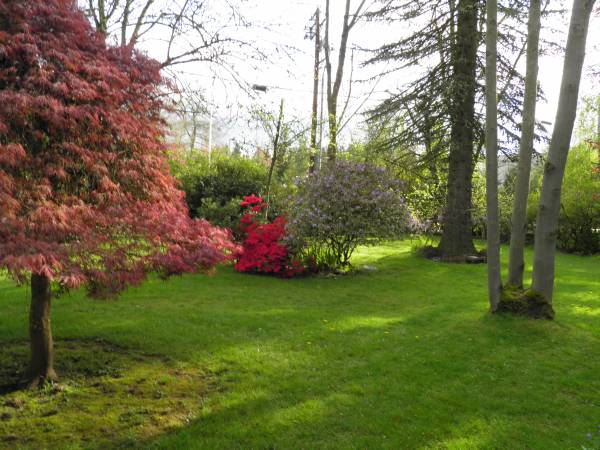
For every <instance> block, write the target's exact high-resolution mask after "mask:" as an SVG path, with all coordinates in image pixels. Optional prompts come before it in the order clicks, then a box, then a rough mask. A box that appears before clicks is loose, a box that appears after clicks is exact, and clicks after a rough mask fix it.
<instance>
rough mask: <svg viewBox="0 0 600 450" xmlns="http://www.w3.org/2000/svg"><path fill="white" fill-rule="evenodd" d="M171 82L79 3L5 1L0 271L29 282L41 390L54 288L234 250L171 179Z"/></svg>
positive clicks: (47, 375)
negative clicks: (190, 210) (167, 136)
mask: <svg viewBox="0 0 600 450" xmlns="http://www.w3.org/2000/svg"><path fill="white" fill-rule="evenodd" d="M162 84H163V80H162V78H161V75H160V72H159V66H158V64H157V63H156V62H155V61H152V60H150V59H148V58H146V57H145V56H143V55H141V54H139V53H137V52H135V51H134V52H132V51H130V50H128V51H124V50H121V49H117V48H108V47H107V45H106V43H105V40H104V37H103V36H102V35H99V34H97V33H96V32H94V31H93V30H92V28H91V27H90V25H89V23H88V22H87V20H86V18H85V17H84V15H83V13H82V12H81V11H79V10H78V9H77V6H76V4H75V1H74V0H28V1H26V2H24V1H20V0H0V268H4V269H6V270H7V271H8V273H9V274H10V275H11V276H12V277H13V278H14V279H15V280H17V281H18V282H20V283H25V282H30V283H31V308H30V323H29V333H30V339H31V363H30V368H29V380H30V385H31V386H36V385H38V384H39V383H41V382H43V381H45V380H52V379H55V378H56V373H55V371H54V368H53V343H52V334H51V328H50V304H51V299H52V295H53V292H54V289H58V288H77V287H80V286H86V287H87V288H88V292H89V294H90V295H92V296H96V297H105V296H110V295H114V294H116V293H117V292H119V291H120V290H122V289H124V288H125V287H126V286H128V285H132V284H136V283H139V282H140V281H141V280H142V279H143V278H144V277H145V274H146V273H148V272H150V271H155V272H158V273H160V274H162V275H164V276H168V275H173V274H181V273H184V272H194V271H198V270H208V269H210V268H211V267H213V266H214V265H215V264H217V263H219V262H221V261H224V260H225V259H227V258H229V255H231V254H232V252H233V251H234V250H235V248H234V245H233V244H232V242H231V240H230V236H229V233H228V232H226V231H223V230H221V229H218V228H215V227H212V226H211V225H210V224H208V223H207V222H205V221H196V220H192V219H190V218H189V217H188V214H187V209H186V207H185V204H184V201H183V194H182V193H181V192H180V191H178V190H177V188H176V185H175V182H174V180H173V178H172V177H171V176H170V175H169V171H168V164H167V161H166V154H165V142H164V123H163V121H162V120H161V116H160V114H161V111H162V110H163V108H164V105H163V101H162V100H161V99H162V98H163V95H162V92H161V86H162Z"/></svg>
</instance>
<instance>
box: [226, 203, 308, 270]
mask: <svg viewBox="0 0 600 450" xmlns="http://www.w3.org/2000/svg"><path fill="white" fill-rule="evenodd" d="M241 206H243V207H247V208H248V207H249V210H248V212H247V213H246V214H244V215H243V216H242V219H241V221H240V230H241V231H242V232H243V233H244V235H245V238H244V242H243V245H242V249H241V251H239V252H238V254H237V257H238V262H237V263H236V265H235V269H236V270H238V271H239V272H253V273H269V274H275V275H279V276H285V277H293V276H294V275H298V274H301V273H303V272H304V267H302V264H301V263H300V262H298V261H295V260H293V259H292V257H291V255H290V252H289V250H288V248H287V246H286V245H285V244H283V243H282V239H283V237H284V235H285V226H286V219H285V217H283V216H280V217H277V218H276V219H275V220H273V222H271V223H261V222H260V221H259V216H258V214H259V213H260V212H261V211H262V210H264V209H266V208H267V207H268V205H267V204H266V203H264V202H263V200H262V198H261V197H257V196H255V195H251V196H249V197H245V198H244V201H243V202H242V203H241Z"/></svg>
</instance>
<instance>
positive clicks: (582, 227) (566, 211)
mask: <svg viewBox="0 0 600 450" xmlns="http://www.w3.org/2000/svg"><path fill="white" fill-rule="evenodd" d="M597 162H598V156H597V152H596V150H595V149H594V148H592V146H590V145H588V144H581V145H579V146H577V147H575V148H573V149H571V151H570V152H569V158H568V160H567V167H566V169H565V178H564V181H563V187H562V193H561V207H560V215H559V223H558V236H557V247H558V248H559V249H560V250H562V251H564V252H569V253H580V254H586V255H589V254H595V253H600V174H598V173H594V168H595V167H596V164H597ZM542 175H543V168H542V167H538V168H537V169H536V170H535V173H534V178H533V180H532V181H533V183H532V193H531V196H530V199H529V204H528V222H530V223H532V225H531V227H532V228H533V225H534V223H535V215H536V214H537V209H538V205H539V198H540V192H541V184H542Z"/></svg>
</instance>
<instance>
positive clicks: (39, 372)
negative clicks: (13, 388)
mask: <svg viewBox="0 0 600 450" xmlns="http://www.w3.org/2000/svg"><path fill="white" fill-rule="evenodd" d="M51 302H52V293H51V290H50V279H49V278H48V277H47V276H45V275H31V308H30V310H29V339H30V344H31V362H30V365H29V374H28V375H29V387H30V388H35V387H38V386H40V385H42V384H43V383H44V382H46V381H56V380H57V379H58V376H57V375H56V372H55V371H54V365H53V363H54V343H53V341H52V328H51V326H50V305H51Z"/></svg>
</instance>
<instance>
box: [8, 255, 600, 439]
mask: <svg viewBox="0 0 600 450" xmlns="http://www.w3.org/2000/svg"><path fill="white" fill-rule="evenodd" d="M386 252H387V253H386ZM369 258H370V259H369V261H373V262H374V264H375V265H376V266H378V267H379V270H378V271H376V272H374V273H368V274H356V275H352V276H348V277H338V278H337V279H319V278H315V279H304V280H273V279H264V278H257V277H247V276H244V275H239V274H235V273H233V272H232V271H230V270H223V271H222V272H221V273H220V274H219V275H218V276H217V277H215V278H212V279H207V278H202V279H200V278H198V277H184V278H181V279H178V280H172V281H171V282H169V283H164V284H159V283H154V284H153V283H149V284H148V285H146V286H143V287H142V288H140V289H137V290H132V291H131V292H130V293H128V294H127V295H126V296H125V298H124V302H123V303H122V304H119V303H115V304H112V305H110V307H111V309H107V310H106V312H104V311H101V310H100V309H99V308H97V307H96V306H93V307H92V306H90V307H89V308H90V309H91V308H94V309H93V311H89V310H88V309H86V308H88V306H86V307H85V308H83V307H82V309H81V316H80V315H79V314H80V312H79V311H78V310H77V311H75V312H73V311H72V310H69V309H68V308H67V306H69V305H67V304H66V305H60V306H59V308H62V309H59V311H58V314H57V316H58V318H59V323H58V325H57V327H56V329H58V330H62V331H60V333H62V335H79V334H82V333H84V334H92V335H102V336H103V337H105V338H107V339H109V340H111V341H113V342H126V343H127V345H130V344H133V346H134V347H137V348H144V349H149V350H151V351H152V352H158V353H162V354H165V355H166V354H169V355H170V357H169V358H165V357H149V356H142V359H141V360H140V361H137V362H136V360H135V354H136V352H133V351H131V350H127V349H122V348H116V349H115V350H114V351H110V350H109V351H107V352H105V351H104V350H102V349H101V348H99V347H98V346H96V347H94V346H93V345H92V347H90V349H87V350H86V351H85V352H84V353H86V354H87V355H88V356H87V357H84V356H81V359H80V360H79V361H75V360H73V359H72V357H71V355H72V354H77V349H76V348H75V349H70V350H68V351H67V348H66V347H65V348H64V353H62V354H60V353H59V354H58V355H57V364H62V365H63V366H62V367H61V366H59V371H60V372H61V373H62V374H63V375H64V374H65V373H67V374H68V370H69V369H68V365H69V364H72V365H73V367H74V368H73V372H72V373H73V376H72V380H73V381H70V382H68V383H67V391H66V392H67V394H65V395H63V393H61V392H59V393H56V394H53V395H52V396H50V397H48V395H47V394H44V393H40V395H41V397H35V396H34V397H31V398H29V397H27V396H25V400H24V401H25V402H26V404H27V405H30V406H28V409H26V410H25V411H26V413H23V414H22V415H21V416H17V415H16V414H17V411H12V410H9V409H8V408H9V407H6V406H4V410H3V411H6V412H8V413H9V414H12V416H11V417H10V418H9V419H8V420H5V421H0V436H2V435H3V433H4V432H6V433H12V435H13V436H14V435H15V434H16V432H14V431H12V430H13V428H12V427H13V426H18V427H20V428H18V429H19V430H21V431H20V433H22V434H23V436H31V439H32V440H30V441H28V440H26V439H25V438H23V440H22V441H19V443H21V444H23V445H24V446H30V447H31V448H35V445H34V444H36V443H39V442H44V445H47V446H49V445H50V444H51V443H55V444H56V445H55V447H58V448H60V447H61V445H62V444H64V443H65V442H73V440H75V443H79V445H80V446H83V447H86V448H130V447H138V448H152V447H156V448H176V449H178V448H185V449H188V448H189V449H192V448H210V449H213V448H215V449H216V448H226V449H229V448H257V449H258V448H260V449H263V448H264V449H267V448H277V449H279V448H285V449H288V448H319V449H323V448H332V449H334V448H335V449H337V448H344V449H345V448H427V447H429V448H440V447H441V448H448V447H455V448H545V449H553V448H556V449H559V448H560V449H563V448H579V447H580V446H581V445H580V444H581V443H583V442H582V441H581V440H580V437H582V436H584V435H585V433H586V432H588V431H589V430H590V429H593V427H594V426H595V425H596V422H598V418H600V401H599V400H598V396H597V392H600V380H599V378H598V376H597V370H598V367H597V361H598V360H600V346H599V345H598V339H597V337H596V336H597V331H595V332H594V333H592V332H590V331H588V330H587V328H586V327H583V328H582V327H580V326H579V324H578V321H579V319H578V318H577V317H576V316H575V315H574V314H575V313H573V312H569V311H568V308H570V307H571V306H572V305H584V304H585V305H587V304H588V299H587V298H586V299H584V300H581V298H580V299H579V300H578V297H577V292H580V291H581V289H584V288H585V287H588V289H587V290H588V291H593V290H594V289H595V288H594V287H590V286H591V285H590V284H588V282H587V281H588V280H589V277H588V276H587V275H586V276H585V277H583V279H581V280H580V279H577V280H575V281H574V283H575V284H577V285H578V287H573V288H572V289H571V288H569V287H568V286H566V285H560V286H559V288H558V296H559V297H560V296H563V295H568V296H569V306H568V308H567V306H566V305H565V306H562V305H560V304H559V302H557V308H558V320H557V321H556V322H554V323H546V322H535V321H531V320H527V319H519V318H512V317H493V316H490V315H487V314H486V313H485V311H486V310H487V301H486V291H485V268H482V267H475V266H467V265H446V264H440V263H435V262H432V261H428V260H424V259H420V258H419V257H417V256H414V255H412V254H410V253H408V252H404V253H402V254H400V255H389V252H388V251H387V250H386V251H381V252H379V251H378V250H376V249H374V250H373V251H372V252H371V253H370V256H369ZM586 273H587V272H586ZM564 274H567V272H564ZM564 276H568V275H564ZM199 280H200V281H199ZM579 285H581V286H579ZM164 299H168V301H164ZM595 304H596V305H597V302H596V303H595ZM140 308H143V310H142V309H140ZM74 309H75V308H73V310H74ZM140 311H143V314H142V313H140ZM93 313H97V314H98V315H99V318H97V319H96V321H95V322H94V325H93V326H91V327H89V329H85V330H83V331H81V329H78V328H71V327H70V323H71V322H74V323H77V322H80V321H81V320H83V319H84V317H85V316H84V314H85V315H90V314H93ZM61 314H63V315H62V316H61ZM563 316H564V320H563ZM63 317H64V318H63ZM102 317H104V319H103V320H101V318H102ZM61 320H62V321H63V322H62V323H61V322H60V321H61ZM565 323H567V325H568V326H566V325H565ZM586 323H590V324H591V322H590V321H588V322H586ZM595 329H596V330H597V329H598V327H597V326H596V328H595ZM62 342H64V341H63V340H59V341H58V344H57V348H58V351H59V352H60V351H61V350H60V345H61V344H62ZM75 342H77V341H75ZM136 344H137V345H136ZM22 345H23V346H24V344H22ZM100 347H102V345H100ZM123 352H125V353H123ZM104 353H109V354H111V353H116V354H121V355H122V356H123V357H122V359H120V358H121V357H120V356H119V357H117V361H116V362H112V363H111V362H109V363H106V360H103V358H104V357H103V356H102V354H104ZM96 354H98V355H97V356H96ZM17 357H18V358H23V359H21V360H22V361H25V359H24V358H25V356H24V355H16V356H13V357H12V361H16V359H18V358H17ZM88 357H91V359H88ZM103 361H104V362H103ZM81 366H86V367H91V368H92V369H93V370H100V368H102V367H105V366H109V367H111V366H116V367H121V369H119V370H118V371H117V372H116V375H117V376H114V375H115V374H111V373H107V374H101V373H95V374H94V373H91V374H81ZM94 368H95V369H94ZM176 370H179V371H180V372H179V373H176V372H174V371H176ZM78 373H80V374H81V376H78V375H77V374H78ZM163 376H166V377H167V379H166V380H162V378H161V377H163ZM94 379H97V380H99V382H100V385H99V386H94V385H93V384H94V383H95V382H94V381H91V380H94ZM157 380H158V381H157ZM161 382H164V383H166V384H165V386H169V388H168V389H167V388H163V387H160V386H161V384H160V383H161ZM69 386H70V387H69ZM101 386H109V387H105V388H102V387H101ZM105 389H108V391H109V392H108V393H105V392H104V390H105ZM111 390H112V392H111ZM161 391H162V394H161V393H160V392H161ZM44 395H46V396H44ZM155 395H156V396H158V397H159V398H157V399H155V398H154V396H155ZM54 397H57V398H59V397H60V398H62V397H66V398H67V400H66V401H63V402H64V405H66V406H63V403H59V405H60V407H59V406H54V409H53V407H52V405H57V403H56V402H55V400H53V398H54ZM102 397H107V400H106V401H105V400H103V399H102ZM48 398H50V400H48ZM161 401H162V402H164V403H162V404H161V405H162V406H156V405H158V404H159V403H156V402H161ZM0 405H2V402H1V401H0ZM182 405H183V406H182ZM1 408H3V406H0V409H1ZM63 408H64V409H63ZM54 410H57V411H58V412H57V413H56V414H50V415H44V414H47V413H48V412H52V411H54ZM0 414H2V412H0ZM97 417H99V418H100V419H96V418H97ZM92 418H94V420H98V421H99V422H100V424H98V425H97V424H96V423H95V422H92ZM3 427H4V428H3ZM36 427H38V428H40V429H39V430H38V429H36ZM89 427H91V429H90V428H89ZM15 429H17V428H15ZM34 429H35V430H34ZM5 430H8V431H5ZM32 430H34V431H32ZM44 430H47V431H44ZM148 430H150V431H148ZM55 432H56V433H57V435H56V436H52V434H54V433H55ZM43 439H50V441H43ZM61 439H62V440H61ZM0 446H1V442H0Z"/></svg>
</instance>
